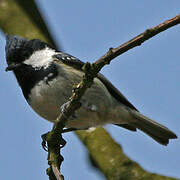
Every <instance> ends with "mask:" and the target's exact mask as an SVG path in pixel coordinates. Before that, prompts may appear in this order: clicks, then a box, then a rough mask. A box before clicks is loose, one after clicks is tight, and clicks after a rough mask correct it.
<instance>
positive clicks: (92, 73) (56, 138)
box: [47, 14, 180, 180]
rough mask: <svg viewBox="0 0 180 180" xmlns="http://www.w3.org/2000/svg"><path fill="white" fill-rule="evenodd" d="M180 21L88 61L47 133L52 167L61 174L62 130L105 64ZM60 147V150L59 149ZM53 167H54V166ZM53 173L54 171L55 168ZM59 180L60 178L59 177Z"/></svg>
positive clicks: (178, 20)
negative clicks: (64, 108)
mask: <svg viewBox="0 0 180 180" xmlns="http://www.w3.org/2000/svg"><path fill="white" fill-rule="evenodd" d="M179 23H180V14H179V15H177V16H176V17H174V18H172V19H169V20H167V21H165V22H163V23H161V24H159V25H158V26H155V27H153V28H151V29H147V30H146V31H145V32H143V33H141V34H139V35H138V36H136V37H134V38H133V39H131V40H130V41H128V42H126V43H124V44H122V45H121V46H119V47H117V48H110V49H109V51H108V52H107V53H106V54H105V55H104V56H102V57H101V58H100V59H98V60H97V61H96V62H95V63H93V64H90V63H86V64H85V65H84V66H83V71H84V73H85V74H84V76H83V79H82V81H81V82H80V83H79V84H78V85H77V86H76V87H75V88H74V91H73V94H72V96H71V97H70V101H69V104H68V105H67V106H66V112H65V113H63V114H60V115H59V117H58V118H57V120H56V122H55V124H54V126H53V129H52V131H51V132H50V133H48V134H47V143H48V152H49V153H48V161H49V165H50V169H51V170H52V169H54V167H56V170H58V171H59V173H58V174H60V165H61V163H62V161H63V158H62V156H61V155H60V148H59V147H60V145H61V142H60V140H61V141H64V140H63V139H62V136H61V132H62V130H63V128H64V127H65V124H66V121H67V119H68V117H70V116H71V115H72V114H73V112H74V111H75V110H77V109H78V108H79V107H80V103H79V100H80V99H81V97H82V96H83V94H84V93H85V91H86V89H87V88H89V87H90V86H91V85H92V83H93V79H94V78H95V77H96V76H97V74H98V73H99V71H100V70H101V69H102V67H103V66H105V65H106V64H109V63H110V62H111V60H113V59H114V58H115V57H117V56H119V55H121V54H123V53H125V52H126V51H128V50H130V49H132V48H134V47H136V46H140V45H141V44H142V43H143V42H144V41H146V40H148V39H150V38H152V37H153V36H155V35H157V34H159V33H160V32H162V31H165V30H167V29H169V28H170V27H173V26H175V25H177V24H179ZM58 149H59V150H58ZM52 167H53V168H52ZM51 173H54V172H53V170H52V172H51ZM57 180H58V179H57Z"/></svg>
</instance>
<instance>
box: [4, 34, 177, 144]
mask: <svg viewBox="0 0 180 180" xmlns="http://www.w3.org/2000/svg"><path fill="white" fill-rule="evenodd" d="M5 53H6V62H7V68H6V71H13V73H14V75H15V77H16V79H17V82H18V84H19V86H20V88H21V90H22V93H23V95H24V97H25V99H26V101H27V103H28V104H29V105H30V106H31V108H32V109H33V110H34V111H35V112H36V113H37V114H39V115H40V116H41V117H42V118H44V119H46V120H48V121H50V122H55V120H56V118H57V117H58V115H59V114H60V112H61V111H60V109H61V108H62V107H63V105H65V104H66V103H67V102H68V100H69V98H70V97H71V95H72V90H73V85H74V84H77V83H79V82H80V81H81V79H82V77H83V74H84V73H83V70H82V67H83V65H84V64H85V63H84V62H83V61H81V60H79V59H78V58H76V57H74V56H72V55H70V54H67V53H64V52H62V51H58V50H56V49H55V48H54V47H52V46H51V45H49V44H47V43H46V42H43V41H41V40H39V39H27V38H23V37H19V36H16V35H7V36H6V46H5ZM80 102H81V107H80V108H79V109H78V110H76V111H75V113H74V114H73V115H72V117H70V118H68V120H67V122H66V124H65V127H66V128H69V129H71V128H72V129H74V130H87V129H89V128H91V127H97V126H103V125H105V124H114V125H118V126H120V127H122V128H125V129H128V130H130V131H137V129H139V130H141V131H143V132H144V133H145V134H147V135H148V136H150V137H151V138H153V139H154V140H155V141H156V142H158V143H159V144H161V145H167V144H168V143H169V140H170V139H176V138H177V136H176V134H175V133H174V132H172V131H171V130H169V129H168V128H167V127H165V126H164V125H161V124H159V123H158V122H156V121H154V120H152V119H150V118H148V117H146V116H144V115H143V114H142V113H140V112H139V111H138V110H137V109H136V108H135V106H134V105H132V104H131V103H130V102H129V101H128V100H127V98H126V97H125V96H124V95H123V94H122V93H121V92H120V91H119V90H118V89H117V88H116V87H115V86H114V85H113V84H112V83H111V82H110V81H109V80H108V79H107V78H105V77H104V76H103V75H102V74H101V73H98V75H97V77H96V78H94V81H93V84H92V86H91V87H90V88H88V89H87V91H86V92H85V94H84V95H83V96H82V98H81V100H80Z"/></svg>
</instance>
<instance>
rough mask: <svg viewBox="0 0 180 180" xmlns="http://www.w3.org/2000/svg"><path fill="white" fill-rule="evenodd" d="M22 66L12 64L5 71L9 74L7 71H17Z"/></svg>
mask: <svg viewBox="0 0 180 180" xmlns="http://www.w3.org/2000/svg"><path fill="white" fill-rule="evenodd" d="M20 66H21V64H14V63H13V64H11V65H9V66H8V67H7V68H6V69H5V71H6V72H7V71H13V70H15V69H17V68H18V67H20Z"/></svg>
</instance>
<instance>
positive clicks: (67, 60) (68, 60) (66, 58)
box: [54, 52, 138, 111]
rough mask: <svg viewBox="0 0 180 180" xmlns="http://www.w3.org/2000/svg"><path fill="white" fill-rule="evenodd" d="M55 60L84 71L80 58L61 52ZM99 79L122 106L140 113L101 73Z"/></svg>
mask: <svg viewBox="0 0 180 180" xmlns="http://www.w3.org/2000/svg"><path fill="white" fill-rule="evenodd" d="M54 58H56V59H58V60H60V61H61V62H63V63H64V64H67V65H69V66H72V67H74V68H76V69H78V70H82V67H83V65H84V64H85V63H84V62H82V61H81V60H79V59H78V58H76V57H74V56H71V55H69V54H67V53H62V52H59V54H56V55H54ZM97 78H99V80H100V81H101V82H102V83H103V84H104V85H105V86H106V88H107V89H108V91H109V93H110V94H111V95H112V96H113V97H114V98H115V99H116V100H117V101H118V102H120V103H121V104H124V105H126V106H127V107H129V108H131V109H133V110H136V111H138V110H137V109H136V108H135V107H134V106H133V105H132V104H131V103H130V102H129V101H128V100H127V99H126V98H125V96H124V95H123V94H122V93H121V92H120V91H119V90H118V89H117V88H116V87H115V86H114V85H113V84H112V83H111V82H110V81H109V80H107V79H106V78H105V77H104V76H103V75H102V74H101V73H98V76H97Z"/></svg>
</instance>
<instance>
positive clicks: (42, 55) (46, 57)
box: [24, 47, 57, 69]
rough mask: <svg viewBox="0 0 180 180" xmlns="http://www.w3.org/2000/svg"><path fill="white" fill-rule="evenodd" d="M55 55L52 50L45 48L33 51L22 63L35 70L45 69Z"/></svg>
mask: <svg viewBox="0 0 180 180" xmlns="http://www.w3.org/2000/svg"><path fill="white" fill-rule="evenodd" d="M55 54H57V53H56V52H55V50H54V49H50V48H49V47H46V48H45V49H42V50H39V51H35V52H34V53H33V54H32V55H31V56H30V57H29V58H28V59H26V60H25V61H24V64H27V65H31V66H32V67H34V68H35V69H40V68H42V67H43V68H44V69H46V68H47V67H48V66H49V65H50V63H51V62H52V60H53V59H52V56H53V55H55Z"/></svg>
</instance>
